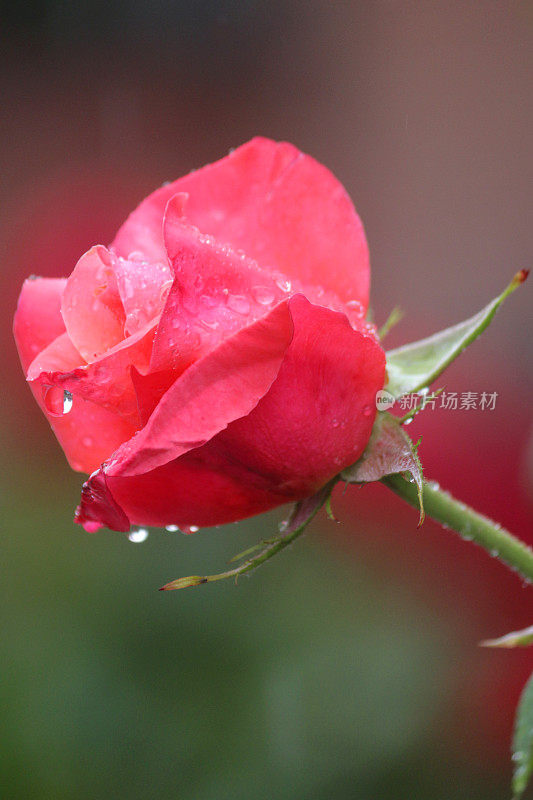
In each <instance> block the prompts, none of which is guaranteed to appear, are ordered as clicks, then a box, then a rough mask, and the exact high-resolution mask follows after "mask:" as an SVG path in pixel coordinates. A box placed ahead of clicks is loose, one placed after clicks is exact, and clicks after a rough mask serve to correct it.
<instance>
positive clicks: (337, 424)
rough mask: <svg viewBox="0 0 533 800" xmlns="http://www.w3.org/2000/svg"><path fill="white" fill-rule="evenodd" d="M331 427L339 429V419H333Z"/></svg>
mask: <svg viewBox="0 0 533 800" xmlns="http://www.w3.org/2000/svg"><path fill="white" fill-rule="evenodd" d="M331 426H332V427H333V428H338V427H339V420H338V419H332V420H331Z"/></svg>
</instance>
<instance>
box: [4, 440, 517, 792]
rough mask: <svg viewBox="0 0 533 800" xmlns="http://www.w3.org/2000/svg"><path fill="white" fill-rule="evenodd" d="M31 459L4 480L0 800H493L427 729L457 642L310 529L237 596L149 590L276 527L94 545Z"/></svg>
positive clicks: (66, 482)
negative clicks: (0, 791)
mask: <svg viewBox="0 0 533 800" xmlns="http://www.w3.org/2000/svg"><path fill="white" fill-rule="evenodd" d="M43 456H48V457H49V461H48V464H47V467H46V469H44V468H43V460H42V459H43ZM25 461H26V463H25V465H21V464H20V463H19V464H17V465H13V467H12V469H10V470H9V472H10V475H9V482H8V485H7V486H5V489H7V494H8V496H9V498H10V506H11V508H10V512H9V516H8V518H7V525H6V529H5V532H4V534H3V550H4V559H6V558H7V571H6V572H7V574H5V575H4V578H3V581H2V593H3V598H2V613H3V617H4V619H3V633H2V641H1V645H0V647H1V663H2V682H1V689H0V692H1V706H2V719H1V723H0V737H1V738H0V743H1V747H0V754H1V755H0V764H1V768H2V773H3V779H2V785H3V792H4V794H3V796H5V797H9V798H11V797H12V798H34V797H35V798H37V797H39V798H50V799H51V800H52V799H53V800H58V799H59V798H74V797H76V798H88V799H89V798H90V799H91V800H93V799H94V798H104V797H116V798H126V797H127V798H139V800H141V799H142V798H147V797H157V796H166V797H176V798H191V800H192V799H193V798H194V799H195V800H196V799H198V800H200V799H202V800H203V799H204V798H205V800H208V799H209V800H211V798H212V799H213V800H215V798H216V799H217V800H220V798H243V800H245V799H247V798H258V799H259V798H265V800H267V798H280V799H281V798H317V800H318V799H319V798H320V800H326V799H327V798H331V797H339V798H374V797H376V798H377V797H380V798H381V797H383V798H389V797H390V798H395V800H397V798H430V797H431V798H442V799H443V800H444V798H446V800H450V798H456V797H457V798H464V797H468V798H477V797H479V798H487V797H504V796H506V792H505V787H506V778H507V775H505V774H504V772H502V774H501V775H500V776H498V773H497V772H496V771H493V770H490V769H489V770H488V771H487V769H486V768H483V769H482V768H481V765H480V764H477V766H476V765H475V762H476V761H477V758H476V756H475V755H474V765H472V764H470V765H469V764H468V762H469V761H470V756H469V754H468V753H461V752H455V748H453V746H452V747H450V743H449V742H448V743H447V742H446V739H447V735H446V733H444V735H443V731H442V730H441V729H440V726H439V724H437V723H438V722H439V720H440V721H442V720H444V719H445V717H446V704H447V702H448V699H447V695H448V692H449V690H450V687H451V684H453V675H452V673H453V671H454V664H455V661H456V659H458V658H460V648H459V642H458V639H457V638H456V635H455V633H454V625H453V621H452V620H450V619H447V618H441V619H439V618H436V617H435V615H434V613H432V612H431V611H430V610H429V609H428V608H425V607H424V604H423V603H421V601H420V597H417V596H416V592H413V591H412V589H411V588H410V586H409V582H405V581H403V580H401V579H400V577H399V576H398V577H397V578H396V579H395V580H390V579H385V577H384V575H383V574H380V573H379V572H378V571H376V570H375V569H373V568H371V567H370V566H369V565H368V564H365V563H361V562H360V561H359V560H358V559H356V558H354V557H353V556H352V557H349V558H346V557H344V556H343V555H342V552H337V551H335V550H334V549H332V548H331V547H328V546H327V544H326V543H325V542H324V541H321V540H322V539H323V537H322V536H320V535H318V530H317V529H316V527H315V529H314V533H313V534H311V533H310V534H309V535H308V537H307V540H303V541H300V542H298V544H297V545H296V546H294V548H293V549H292V551H291V552H290V553H289V554H288V555H285V557H284V558H282V557H280V558H278V559H277V560H276V561H274V562H272V563H271V564H269V565H268V566H265V567H264V568H263V569H262V570H261V571H259V572H258V573H256V574H255V575H254V576H252V577H251V578H246V577H244V578H241V579H240V580H239V583H238V585H237V586H235V585H234V584H233V583H232V582H226V583H224V584H216V585H212V586H211V585H210V586H207V587H201V588H199V589H197V590H189V591H183V592H176V593H173V594H170V593H160V592H157V591H155V590H156V588H157V587H158V586H159V585H161V584H162V583H163V582H165V581H166V580H167V579H169V578H173V577H177V576H180V575H184V574H189V573H194V572H197V571H198V570H199V569H201V570H204V569H207V570H211V569H212V570H217V569H220V568H223V565H224V563H225V562H226V561H227V560H228V558H229V557H231V556H232V555H233V554H234V553H235V552H238V550H239V548H241V549H242V548H243V547H245V546H246V545H247V544H248V543H250V542H251V543H253V542H254V541H255V540H256V539H258V538H260V537H261V536H265V535H268V534H269V533H271V532H272V530H273V529H274V526H275V524H276V517H275V516H274V515H268V516H266V517H264V518H262V519H260V520H256V521H254V522H253V523H243V524H241V525H238V526H231V527H228V528H226V529H221V530H211V531H205V532H201V533H199V534H196V535H195V536H190V537H184V536H182V535H180V534H170V533H167V532H164V531H163V532H161V531H152V532H151V535H150V537H149V539H148V540H147V541H146V542H145V543H143V544H132V543H130V542H129V541H128V540H127V538H126V536H125V535H124V536H123V535H118V534H112V533H110V532H108V533H103V534H100V535H98V536H89V535H87V534H85V533H83V532H82V531H80V530H77V529H76V530H73V527H72V525H71V523H70V514H69V512H68V503H69V501H70V503H71V504H73V503H75V502H76V496H77V492H78V489H79V483H78V480H77V477H76V476H75V475H70V474H69V473H68V472H67V470H66V469H64V468H61V466H60V465H59V464H58V463H57V460H56V459H54V458H53V454H52V453H47V452H42V451H41V452H40V453H39V454H38V455H37V454H36V455H34V456H33V455H28V456H27V457H26V459H25ZM50 462H51V463H50ZM277 519H278V520H279V516H278V517H277ZM332 525H333V523H332ZM4 563H6V562H5V561H4ZM474 645H475V642H472V643H471V646H472V647H473V646H474ZM478 735H479V737H480V738H482V736H483V731H482V730H479V731H478ZM475 749H476V748H474V750H475ZM473 767H474V768H473Z"/></svg>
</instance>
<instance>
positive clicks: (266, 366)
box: [105, 301, 293, 476]
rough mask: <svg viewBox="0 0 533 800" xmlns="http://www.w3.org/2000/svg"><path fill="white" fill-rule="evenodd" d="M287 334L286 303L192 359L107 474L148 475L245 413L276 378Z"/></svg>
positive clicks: (289, 322)
mask: <svg viewBox="0 0 533 800" xmlns="http://www.w3.org/2000/svg"><path fill="white" fill-rule="evenodd" d="M292 334H293V327H292V319H291V315H290V313H289V308H288V301H285V302H284V303H282V304H280V305H279V306H277V307H276V308H275V309H274V310H273V311H272V312H271V313H270V314H269V315H268V316H267V317H265V318H264V319H262V320H259V321H258V322H256V323H254V324H253V325H250V326H249V327H247V328H244V329H242V330H241V331H239V332H238V333H237V334H236V335H234V336H232V337H230V338H229V339H226V340H225V341H224V342H223V343H222V344H221V345H220V347H218V348H217V349H216V350H213V351H211V352H210V353H208V354H207V355H206V356H205V357H204V358H201V359H199V360H198V361H196V362H195V363H194V364H193V365H192V366H191V367H189V369H188V370H186V371H185V372H184V373H183V375H182V376H181V377H180V378H178V379H177V380H176V381H175V383H174V384H173V385H172V386H171V388H170V389H169V390H168V391H167V392H166V394H165V395H164V396H163V397H162V398H161V400H160V402H159V403H158V405H157V407H156V408H155V410H154V412H153V414H152V415H151V417H150V419H149V420H148V422H147V423H146V425H145V427H144V428H143V429H142V430H141V431H139V433H138V434H137V435H136V436H135V438H134V439H132V440H130V441H129V442H125V443H124V445H123V446H122V447H121V448H120V449H119V450H118V451H117V453H115V454H114V456H113V459H112V461H111V462H110V463H109V464H108V465H106V466H105V471H106V474H107V475H108V476H112V475H117V474H119V475H137V474H140V473H143V472H148V471H150V470H152V469H155V468H156V467H158V466H161V464H164V463H166V462H168V461H172V460H174V459H175V458H178V457H179V456H180V455H183V453H185V452H187V451H188V450H191V449H193V448H197V447H200V446H201V445H203V444H204V443H205V442H207V441H209V439H211V438H212V437H213V436H215V434H217V433H218V432H219V431H221V430H222V429H223V428H225V427H226V426H227V425H228V424H229V423H230V422H232V421H233V420H235V419H237V418H238V417H242V416H244V415H246V414H249V413H250V411H251V410H252V409H253V408H254V406H255V405H256V404H257V403H258V401H259V400H260V399H261V397H263V395H264V394H265V393H266V392H267V391H268V389H269V388H270V386H271V385H272V383H273V381H274V380H275V378H276V376H277V374H278V370H279V368H280V365H281V363H282V361H283V358H284V356H285V353H286V351H287V348H288V346H289V344H290V341H291V338H292Z"/></svg>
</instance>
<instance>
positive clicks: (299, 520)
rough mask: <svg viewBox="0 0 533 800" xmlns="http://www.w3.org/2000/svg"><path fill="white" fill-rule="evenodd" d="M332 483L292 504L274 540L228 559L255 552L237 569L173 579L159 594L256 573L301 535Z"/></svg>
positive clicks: (237, 559) (322, 503) (236, 559)
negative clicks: (288, 514)
mask: <svg viewBox="0 0 533 800" xmlns="http://www.w3.org/2000/svg"><path fill="white" fill-rule="evenodd" d="M336 480H337V479H336V478H334V479H333V480H332V481H330V482H329V483H328V484H326V486H323V487H322V488H321V489H319V490H318V492H316V493H315V494H314V495H312V496H311V497H306V498H305V499H304V500H300V502H299V503H296V504H295V505H294V506H293V508H292V511H291V514H290V516H289V518H288V519H287V520H286V522H283V523H282V524H281V525H280V529H279V530H280V532H279V535H278V536H275V537H273V538H272V539H267V540H265V541H263V542H260V543H259V544H258V545H254V546H253V547H250V548H248V549H247V550H245V551H244V552H243V553H240V554H239V555H237V556H235V557H234V558H232V559H231V560H232V561H239V560H240V559H242V558H246V557H247V556H249V555H250V554H251V553H254V552H256V551H258V550H259V552H258V553H257V555H254V556H253V557H251V558H246V560H245V561H243V563H242V564H240V565H239V566H238V567H235V568H234V569H230V570H227V571H226V572H218V573H217V574H216V575H189V576H188V577H186V578H177V579H176V580H174V581H170V583H166V584H165V585H164V586H162V587H161V589H160V591H170V590H173V589H186V588H188V587H190V586H199V585H200V584H202V583H211V582H213V581H220V580H224V579H225V578H235V579H237V578H238V577H239V575H243V574H244V573H245V572H251V571H252V570H254V569H257V567H260V566H261V564H264V562H265V561H268V560H269V559H270V558H272V556H275V555H276V553H279V551H280V550H283V549H284V548H285V547H287V546H288V545H289V544H291V542H293V541H294V540H295V539H296V538H297V537H298V536H300V535H301V534H302V533H303V532H304V530H305V529H306V528H307V526H308V525H309V523H310V522H311V520H312V519H313V517H314V516H315V514H316V513H317V512H318V511H319V510H320V509H321V508H322V506H323V505H324V503H326V502H327V501H328V500H329V497H330V495H331V492H332V491H333V487H334V485H335V483H336Z"/></svg>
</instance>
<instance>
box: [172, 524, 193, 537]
mask: <svg viewBox="0 0 533 800" xmlns="http://www.w3.org/2000/svg"><path fill="white" fill-rule="evenodd" d="M167 530H168V528H167ZM199 530H200V528H199V527H198V525H181V526H180V527H179V531H180V532H181V533H185V534H186V535H187V534H189V533H196V532H197V531H199Z"/></svg>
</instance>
